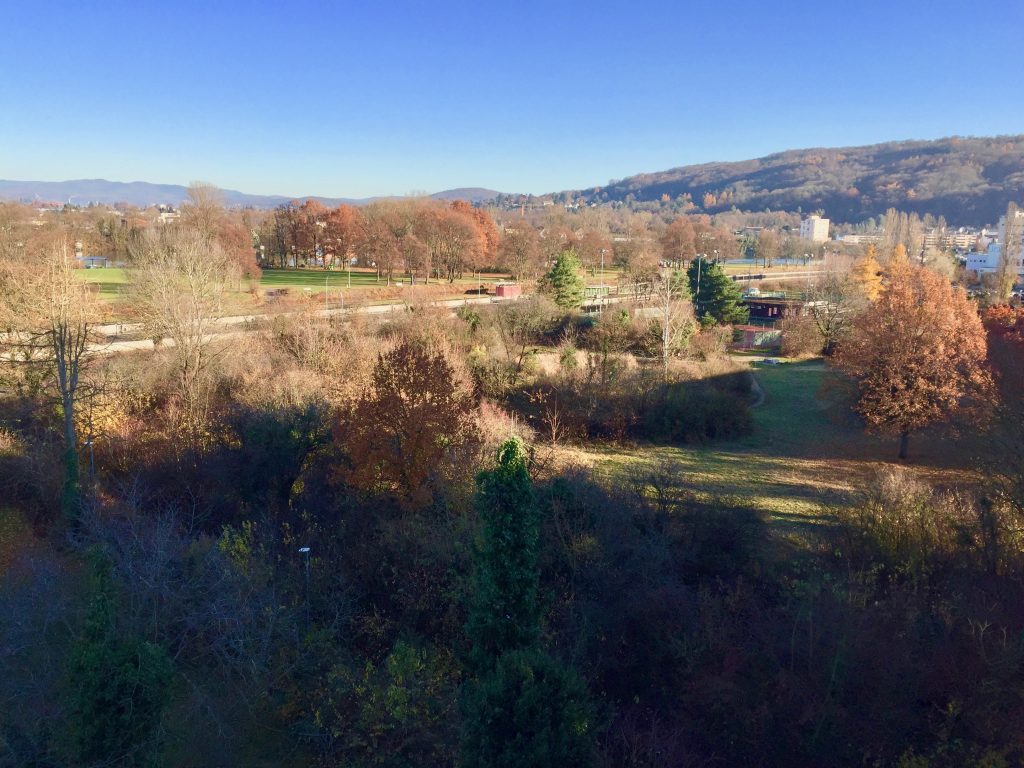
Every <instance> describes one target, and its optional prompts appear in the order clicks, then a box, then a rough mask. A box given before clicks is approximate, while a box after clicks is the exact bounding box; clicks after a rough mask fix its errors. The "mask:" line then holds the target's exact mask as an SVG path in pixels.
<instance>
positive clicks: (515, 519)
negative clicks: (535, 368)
mask: <svg viewBox="0 0 1024 768" xmlns="http://www.w3.org/2000/svg"><path fill="white" fill-rule="evenodd" d="M527 460H528V459H527V455H526V450H525V448H524V447H523V444H522V443H521V442H520V441H519V440H515V439H513V440H508V441H506V442H505V443H504V444H503V445H502V446H501V448H500V449H499V451H498V463H497V465H496V466H495V467H494V469H491V470H487V471H484V472H481V473H480V475H479V476H478V477H477V489H478V490H477V500H476V508H477V510H478V511H479V513H480V518H481V520H482V522H483V531H482V536H481V538H482V542H481V545H480V551H479V553H478V556H477V571H476V592H475V594H474V596H473V609H472V612H471V613H470V617H469V625H468V627H467V632H468V633H469V637H470V640H471V641H472V643H473V650H472V660H473V662H474V665H475V666H476V667H477V668H478V669H487V668H490V667H491V666H492V665H493V664H494V662H495V660H496V659H497V658H498V657H499V656H500V655H501V654H502V653H504V652H506V651H512V650H518V649H522V648H531V647H533V646H534V645H535V644H536V642H537V635H538V608H537V584H538V581H539V578H540V574H539V571H538V569H537V543H538V538H539V523H540V516H539V513H538V510H537V504H536V501H535V499H534V494H533V484H532V483H531V481H530V473H529V471H528V470H527V466H526V465H527Z"/></svg>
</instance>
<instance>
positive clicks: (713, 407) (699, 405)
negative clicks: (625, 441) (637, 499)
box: [637, 374, 754, 443]
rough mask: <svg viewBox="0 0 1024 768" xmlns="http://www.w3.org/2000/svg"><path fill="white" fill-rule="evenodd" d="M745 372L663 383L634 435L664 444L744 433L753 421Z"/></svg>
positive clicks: (727, 436)
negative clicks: (711, 380) (712, 379)
mask: <svg viewBox="0 0 1024 768" xmlns="http://www.w3.org/2000/svg"><path fill="white" fill-rule="evenodd" d="M749 381H750V380H749V377H748V376H746V375H745V374H738V375H735V376H727V377H723V380H721V381H718V382H714V383H707V382H700V381H698V382H682V383H679V384H673V385H670V386H666V387H665V388H664V389H663V390H662V391H661V394H660V396H659V397H656V398H655V399H654V402H653V403H652V404H651V406H650V407H649V409H648V410H647V411H646V412H645V413H644V418H643V421H642V422H641V424H640V425H639V426H638V429H637V433H638V436H643V437H647V438H648V439H652V440H656V441H659V442H668V443H691V442H704V441H708V440H732V439H735V438H738V437H743V436H744V435H748V434H750V433H751V432H752V431H753V428H754V423H753V417H752V415H751V412H750V405H749V387H750V383H749Z"/></svg>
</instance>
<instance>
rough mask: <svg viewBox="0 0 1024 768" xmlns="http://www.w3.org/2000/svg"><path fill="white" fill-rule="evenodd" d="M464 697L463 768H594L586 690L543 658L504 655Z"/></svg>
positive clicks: (523, 653)
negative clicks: (465, 713) (588, 767)
mask: <svg viewBox="0 0 1024 768" xmlns="http://www.w3.org/2000/svg"><path fill="white" fill-rule="evenodd" d="M466 698H467V702H466V707H465V709H466V711H467V712H469V713H470V715H469V717H468V718H467V724H466V728H465V731H464V739H463V750H462V760H461V765H462V766H463V768H583V767H584V766H591V765H594V764H595V762H596V761H595V757H596V752H595V749H594V733H595V730H596V727H595V726H596V723H595V720H596V716H595V713H594V710H593V707H592V706H591V705H590V703H589V699H588V695H587V689H586V686H585V685H584V683H583V680H582V679H580V677H579V675H577V674H576V673H575V672H573V671H572V670H571V669H570V668H567V667H564V666H563V665H561V664H559V663H558V662H557V661H556V660H555V659H553V658H551V657H550V656H548V655H547V654H545V653H543V652H541V651H536V650H520V651H510V652H508V653H505V654H504V655H503V656H502V657H501V658H500V659H499V660H498V662H497V665H496V666H495V667H494V669H493V670H492V671H491V672H489V673H487V674H486V675H484V676H483V677H482V678H481V679H480V680H479V681H478V682H477V683H475V684H473V685H471V686H470V688H469V691H468V693H467V697H466Z"/></svg>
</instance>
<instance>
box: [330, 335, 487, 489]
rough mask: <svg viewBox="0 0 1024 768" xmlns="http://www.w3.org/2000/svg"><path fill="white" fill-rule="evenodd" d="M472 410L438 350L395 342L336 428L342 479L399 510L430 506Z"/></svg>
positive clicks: (464, 437) (466, 432)
mask: <svg viewBox="0 0 1024 768" xmlns="http://www.w3.org/2000/svg"><path fill="white" fill-rule="evenodd" d="M472 407H473V404H472V399H471V397H470V396H469V395H468V394H466V393H465V392H464V391H463V388H462V387H461V386H460V384H459V382H458V381H457V379H456V376H455V372H454V370H453V369H452V366H451V365H450V364H449V362H448V360H447V359H446V358H445V356H444V354H443V353H442V352H434V351H432V350H430V349H429V348H427V347H426V346H425V345H424V344H422V343H418V342H408V341H406V342H402V343H401V344H399V345H398V346H397V347H395V348H394V349H393V350H391V351H390V352H386V353H383V354H381V355H380V357H379V358H378V359H377V364H376V366H375V367H374V370H373V383H372V386H371V388H370V391H369V392H367V394H366V395H364V396H363V398H362V399H361V400H360V401H359V402H358V403H357V405H356V408H355V410H354V412H353V413H352V414H351V416H350V418H349V419H347V420H346V421H345V422H343V423H341V424H339V426H338V428H337V429H336V436H337V437H338V438H339V440H340V442H341V443H342V444H343V445H344V447H345V449H346V452H347V454H348V459H349V462H350V466H349V468H348V470H347V471H344V472H343V473H342V475H343V476H344V478H345V479H346V480H348V481H349V482H351V483H353V484H354V485H355V486H357V487H360V488H364V489H366V490H372V491H377V492H381V491H383V492H386V493H391V494H393V495H394V497H395V498H396V499H397V500H398V502H399V504H400V505H401V506H402V507H403V508H405V509H421V508H423V507H426V506H429V505H430V503H431V502H432V501H433V500H434V498H435V494H436V492H437V491H438V490H439V489H440V487H441V486H440V484H441V482H442V481H443V480H444V479H445V476H446V475H447V474H449V473H450V472H451V471H452V470H453V468H454V467H455V466H457V464H458V462H459V460H460V453H461V451H460V449H461V448H462V447H463V446H465V445H466V444H467V443H468V442H469V440H470V437H471V433H470V426H469V424H470V421H469V415H470V411H471V410H472Z"/></svg>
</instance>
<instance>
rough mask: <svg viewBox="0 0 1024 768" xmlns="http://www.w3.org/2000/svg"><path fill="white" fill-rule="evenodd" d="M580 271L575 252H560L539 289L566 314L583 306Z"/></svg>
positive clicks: (582, 284) (582, 286)
mask: <svg viewBox="0 0 1024 768" xmlns="http://www.w3.org/2000/svg"><path fill="white" fill-rule="evenodd" d="M580 269H581V264H580V260H579V257H578V256H577V255H576V251H574V250H571V249H570V250H568V251H562V252H561V253H560V254H559V255H558V259H556V260H555V264H554V266H552V267H551V270H550V271H549V272H548V273H547V274H546V275H545V276H544V279H543V282H542V284H541V289H542V290H543V291H544V292H545V293H547V294H549V295H550V296H551V298H552V299H553V300H554V302H555V304H557V305H558V306H559V307H560V308H561V309H564V310H566V311H567V312H568V311H572V310H574V309H579V308H580V306H581V305H582V304H583V294H584V290H583V289H584V283H583V278H582V277H580Z"/></svg>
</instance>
